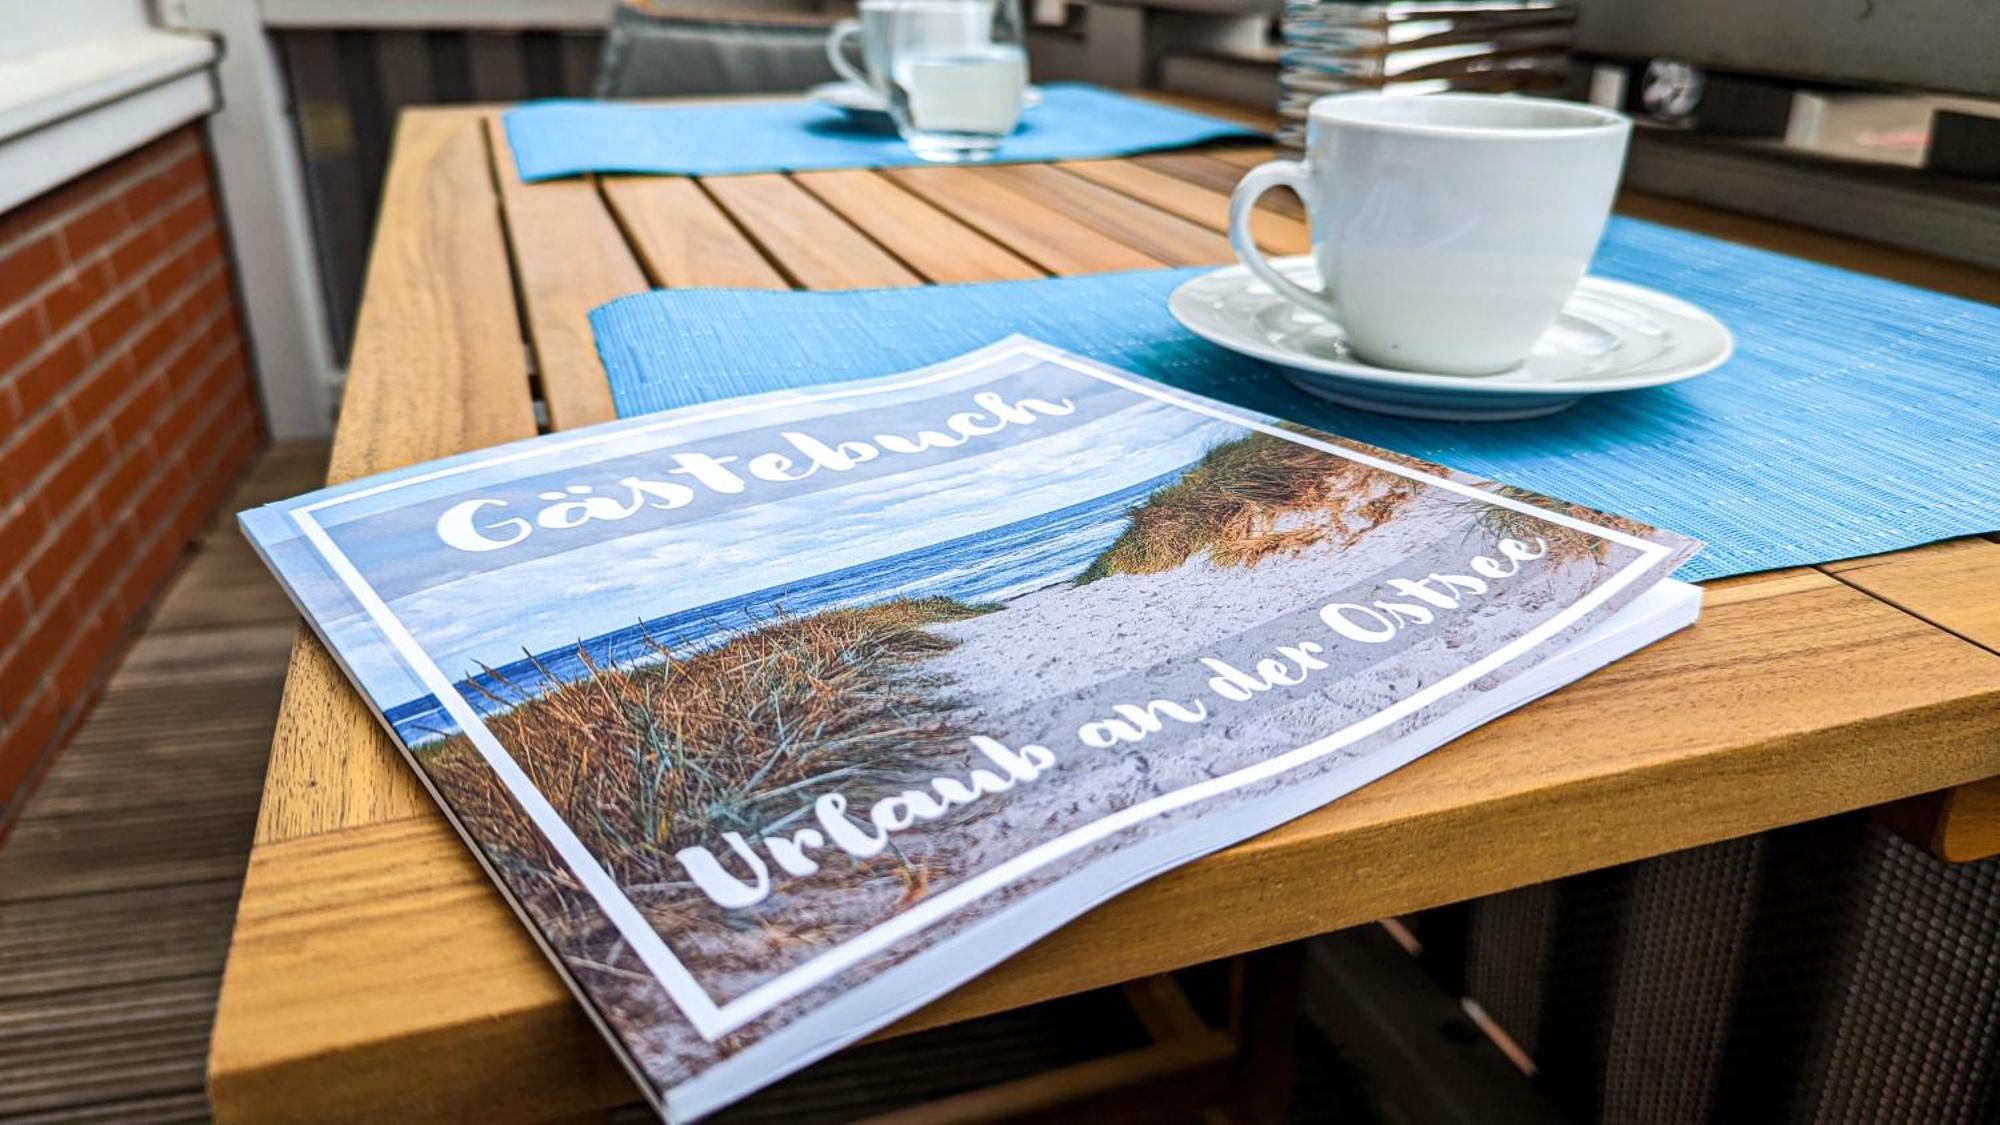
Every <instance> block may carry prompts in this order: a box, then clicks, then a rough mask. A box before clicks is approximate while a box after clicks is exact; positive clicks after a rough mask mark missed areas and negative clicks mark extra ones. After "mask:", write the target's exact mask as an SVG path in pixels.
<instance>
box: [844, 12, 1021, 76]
mask: <svg viewBox="0 0 2000 1125" xmlns="http://www.w3.org/2000/svg"><path fill="white" fill-rule="evenodd" d="M857 10H858V11H859V13H860V18H858V19H843V20H840V21H838V22H837V23H835V24H834V25H833V28H832V29H831V30H830V31H828V32H827V36H826V61H828V62H830V63H832V64H833V69H834V72H835V73H837V74H839V75H840V76H841V77H842V78H845V79H847V80H848V81H849V82H853V83H856V84H858V85H862V86H866V87H868V88H869V89H871V90H874V91H875V92H876V93H878V94H886V93H887V92H888V88H889V54H890V44H891V43H892V42H894V39H893V37H894V35H895V25H896V21H898V20H901V21H903V24H904V28H903V36H902V41H903V42H904V43H905V44H921V45H923V46H924V47H926V48H930V49H936V50H940V51H946V50H953V49H959V48H978V47H984V46H986V40H987V22H988V21H987V20H984V19H982V20H971V19H969V18H968V17H967V12H968V10H969V9H968V7H967V6H966V5H965V4H963V3H959V2H948V0H945V2H935V3H934V2H930V0H861V3H860V5H859V6H858V9H857ZM856 36H858V37H860V39H861V65H860V66H859V67H858V68H857V67H856V66H855V65H854V61H853V60H852V59H851V58H850V57H849V56H848V50H847V41H848V40H849V39H851V38H854V37H856Z"/></svg>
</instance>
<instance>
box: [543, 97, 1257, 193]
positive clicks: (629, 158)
mask: <svg viewBox="0 0 2000 1125" xmlns="http://www.w3.org/2000/svg"><path fill="white" fill-rule="evenodd" d="M504 120H505V121H506V124H507V143H508V144H509V145H510V146H512V148H513V150H514V164H515V166H516V167H517V168H518V169H519V170H520V173H521V178H522V179H523V180H527V181H530V182H532V181H535V180H549V179H555V178H557V177H561V176H577V175H582V174H583V173H585V172H636V173H644V174H651V175H663V176H664V175H682V176H722V175H731V174H736V173H744V172H804V171H811V170H814V169H823V168H893V167H897V166H899V165H906V164H921V163H923V161H921V160H919V159H917V157H915V156H914V155H912V154H911V152H910V149H909V146H908V145H905V144H904V143H903V142H902V140H901V139H899V138H898V137H897V136H896V135H895V134H893V133H887V132H882V131H880V130H873V129H869V128H866V127H865V126H856V125H854V124H853V123H851V122H850V121H849V120H848V118H847V115H846V114H843V113H841V112H839V111H838V110H834V109H829V108H827V107H825V106H821V105H815V104H813V103H811V102H804V101H784V102H751V103H744V104H735V105H727V104H725V105H693V106H635V105H619V104H616V103H613V102H594V101H544V102H530V103H528V104H526V105H522V106H517V107H515V108H513V109H510V110H508V111H507V113H506V114H505V116H504ZM1262 135H1263V134H1261V133H1258V132H1257V131H1256V130H1254V129H1246V128H1244V127H1243V126H1241V125H1235V124H1232V123H1230V122H1228V121H1222V120H1219V119H1217V118H1213V117H1206V116H1203V115H1202V114H1199V113H1189V112H1187V111H1186V110H1180V109H1174V108H1172V107H1170V106H1163V105H1157V104H1154V103H1152V102H1145V101H1140V100H1139V99H1137V98H1130V97H1126V96H1125V95H1123V94H1117V93H1113V92H1112V91H1110V90H1105V89H1102V88H1100V87H1096V86H1086V85H1082V84H1078V83H1068V82H1064V83H1054V84H1051V85H1048V86H1044V87H1042V104H1040V105H1038V106H1036V107H1035V108H1034V109H1031V110H1029V111H1028V112H1027V113H1026V114H1024V115H1023V116H1022V118H1021V127H1020V129H1018V130H1017V131H1016V132H1015V133H1014V135H1013V136H1012V137H1009V138H1008V139H1007V141H1006V142H1005V143H1003V144H1002V145H1001V146H1000V153H999V156H998V157H997V158H996V159H997V160H999V161H1000V162H1022V161H1042V160H1079V159H1085V158H1088V157H1097V156H1130V155H1132V154H1133V153H1139V152H1154V151H1158V150H1160V149H1168V148H1184V147H1186V146H1188V145H1194V144H1202V143H1204V142H1207V141H1216V140H1224V139H1227V138H1230V137H1244V138H1252V137H1261V136H1262Z"/></svg>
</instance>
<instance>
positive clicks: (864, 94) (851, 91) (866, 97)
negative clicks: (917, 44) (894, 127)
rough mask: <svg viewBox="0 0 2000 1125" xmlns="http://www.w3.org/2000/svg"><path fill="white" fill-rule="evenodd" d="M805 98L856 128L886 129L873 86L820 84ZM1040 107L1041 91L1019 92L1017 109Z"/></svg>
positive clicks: (885, 105)
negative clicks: (834, 111)
mask: <svg viewBox="0 0 2000 1125" xmlns="http://www.w3.org/2000/svg"><path fill="white" fill-rule="evenodd" d="M806 97H808V98H811V99H812V100H813V101H816V102H818V103H819V104H821V105H823V106H828V107H831V108H833V109H837V110H839V111H841V112H842V113H845V114H846V115H847V116H849V117H851V118H853V119H854V122H855V124H857V125H869V126H874V127H885V126H889V125H890V122H889V102H888V99H886V98H884V97H883V96H882V95H881V93H880V92H879V91H877V90H876V89H875V88H874V87H873V86H864V85H862V84H861V83H859V82H847V81H840V82H822V83H821V84H819V85H817V86H814V87H813V88H812V89H810V90H807V91H806ZM1040 104H1042V90H1041V87H1039V86H1030V87H1028V88H1027V89H1025V90H1023V91H1021V108H1022V109H1024V110H1028V109H1033V108H1035V107H1036V106H1038V105H1040Z"/></svg>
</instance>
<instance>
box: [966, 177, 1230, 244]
mask: <svg viewBox="0 0 2000 1125" xmlns="http://www.w3.org/2000/svg"><path fill="white" fill-rule="evenodd" d="M974 174H976V175H979V176H981V177H984V178H986V179H989V180H991V181H993V182H994V183H997V184H1000V185H1001V186H1003V187H1006V188H1008V189H1010V190H1012V191H1014V192H1017V193H1019V194H1020V195H1022V196H1023V197H1025V198H1028V199H1034V200H1039V201H1041V202H1043V203H1044V204H1046V205H1047V206H1049V207H1051V208H1053V209H1054V210H1056V211H1059V212H1061V213H1062V214H1065V215H1068V216H1069V217H1071V218H1073V219H1075V220H1076V221H1078V222H1080V223H1082V224H1084V225H1085V226H1087V227H1089V228H1091V229H1092V230H1095V231H1097V232H1099V233H1100V234H1103V235H1105V236H1106V237H1108V238H1112V239H1115V240H1117V241H1118V242H1119V243H1121V244H1123V245H1125V246H1128V247H1130V248H1132V249H1133V250H1136V251H1138V252H1139V253H1141V254H1144V255H1146V256H1147V257H1149V258H1151V259H1153V260H1154V261H1156V262H1159V263H1161V264H1162V265H1169V266H1219V265H1224V264H1226V263H1228V262H1231V261H1233V260H1234V259H1235V254H1234V252H1233V251H1231V250H1230V249H1229V240H1228V239H1227V238H1225V237H1223V236H1222V235H1221V234H1218V233H1217V232H1216V231H1214V230H1212V229H1210V228H1208V227H1204V226H1200V225H1198V224H1195V223H1192V222H1189V221H1188V220H1186V219H1184V218H1181V217H1180V216H1179V215H1175V214H1172V213H1171V212H1167V211H1163V210H1161V209H1160V208H1158V207H1154V206H1153V205H1152V204H1150V203H1146V202H1145V201H1143V200H1139V199H1135V198H1133V197H1132V196H1129V195H1126V194H1124V193H1123V192H1120V191H1116V190H1113V189H1111V188H1108V187H1105V186H1104V185H1103V184H1100V183H1096V182H1094V181H1092V180H1087V179H1085V178H1083V177H1082V176H1072V175H1070V174H1069V173H1067V172H1064V171H1062V170H1060V169H1057V168H1052V167H1050V166H1049V165H1047V164H1006V165H996V166H994V167H992V168H981V169H979V170H977V172H975V173H974Z"/></svg>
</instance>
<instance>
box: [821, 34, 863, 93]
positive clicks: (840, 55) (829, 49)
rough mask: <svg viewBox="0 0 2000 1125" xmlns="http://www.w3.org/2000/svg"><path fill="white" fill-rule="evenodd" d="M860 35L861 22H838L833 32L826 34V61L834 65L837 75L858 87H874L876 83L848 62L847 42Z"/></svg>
mask: <svg viewBox="0 0 2000 1125" xmlns="http://www.w3.org/2000/svg"><path fill="white" fill-rule="evenodd" d="M859 34H861V21H860V20H851V19H844V20H840V21H838V22H836V23H835V24H834V25H833V30H832V31H829V32H827V34H826V61H827V62H830V63H832V64H833V69H834V72H835V73H836V74H839V75H840V76H841V77H842V78H845V79H847V80H848V81H849V82H852V83H854V84H856V85H858V86H870V87H872V86H873V85H874V83H873V82H871V81H869V78H868V76H867V75H865V74H863V73H861V70H860V68H859V67H856V66H855V65H854V64H853V63H851V62H849V61H848V60H847V40H848V39H849V38H850V37H851V36H855V35H859Z"/></svg>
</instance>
